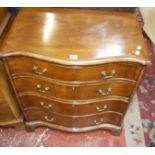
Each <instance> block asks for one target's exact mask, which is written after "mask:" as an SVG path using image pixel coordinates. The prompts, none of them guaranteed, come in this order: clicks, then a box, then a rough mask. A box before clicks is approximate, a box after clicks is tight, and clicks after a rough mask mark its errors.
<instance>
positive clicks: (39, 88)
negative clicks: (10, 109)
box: [36, 84, 50, 93]
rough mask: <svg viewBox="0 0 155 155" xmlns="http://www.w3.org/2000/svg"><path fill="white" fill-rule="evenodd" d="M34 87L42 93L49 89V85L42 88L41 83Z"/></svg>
mask: <svg viewBox="0 0 155 155" xmlns="http://www.w3.org/2000/svg"><path fill="white" fill-rule="evenodd" d="M36 88H37V90H38V91H40V92H42V93H47V92H48V91H49V89H50V87H44V88H43V89H42V85H41V84H36Z"/></svg>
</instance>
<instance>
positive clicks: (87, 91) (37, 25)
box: [0, 8, 150, 133]
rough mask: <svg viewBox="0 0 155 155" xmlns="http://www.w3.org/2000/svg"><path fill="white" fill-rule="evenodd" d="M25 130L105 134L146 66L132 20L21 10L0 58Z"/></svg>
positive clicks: (117, 125) (118, 122)
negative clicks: (48, 129)
mask: <svg viewBox="0 0 155 155" xmlns="http://www.w3.org/2000/svg"><path fill="white" fill-rule="evenodd" d="M0 55H1V57H2V59H3V63H4V65H5V69H6V71H7V74H8V77H9V78H10V82H11V86H12V88H13V90H14V92H15V94H16V98H17V100H18V103H19V105H20V107H21V109H22V112H23V114H24V116H25V124H26V127H27V129H28V130H30V129H31V130H32V129H34V128H35V127H37V126H47V127H51V128H56V129H60V130H65V131H71V132H82V131H89V130H94V129H100V128H102V129H110V130H112V131H117V132H118V133H120V131H121V128H122V122H123V118H124V116H125V113H126V111H127V108H128V106H129V104H130V102H131V99H132V97H133V95H134V92H135V90H136V88H137V86H138V83H139V80H140V78H141V77H142V74H143V71H144V68H145V66H146V65H148V64H150V60H149V58H148V55H147V49H146V47H145V43H144V39H143V36H142V34H141V30H140V28H139V26H138V23H137V20H136V18H135V16H134V15H133V14H131V13H120V12H108V11H95V10H82V9H81V10H76V9H55V8H46V9H45V8H37V9H31V8H23V9H22V10H21V11H20V12H19V14H18V16H17V18H16V20H15V22H14V24H13V26H12V27H11V29H10V31H9V32H8V34H7V36H6V38H5V41H4V43H3V45H2V47H1V53H0Z"/></svg>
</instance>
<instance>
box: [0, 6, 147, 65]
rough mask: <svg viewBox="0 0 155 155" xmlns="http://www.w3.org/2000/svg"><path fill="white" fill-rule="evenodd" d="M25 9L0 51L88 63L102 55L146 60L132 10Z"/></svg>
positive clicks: (145, 61) (143, 46)
mask: <svg viewBox="0 0 155 155" xmlns="http://www.w3.org/2000/svg"><path fill="white" fill-rule="evenodd" d="M27 12H28V13H24V8H23V9H22V10H21V12H20V14H19V15H18V17H17V18H16V22H15V23H14V25H12V27H11V30H10V31H9V33H8V35H7V39H6V40H5V41H4V44H3V45H2V47H1V52H0V55H3V56H4V55H5V54H6V53H8V51H13V52H12V54H16V53H17V52H18V51H24V53H23V55H29V54H33V55H34V56H37V55H44V58H46V59H48V60H50V61H56V62H62V61H64V62H67V63H68V62H69V63H72V62H74V61H75V63H76V64H78V63H82V62H83V61H85V62H86V63H87V62H89V64H91V61H98V60H97V59H100V60H101V59H105V58H108V59H109V60H111V61H112V59H111V58H113V59H115V58H116V57H119V58H122V61H123V58H127V59H129V60H131V59H133V61H138V62H139V60H140V61H141V62H142V63H144V64H145V63H147V62H149V58H148V54H147V49H146V47H145V42H144V40H143V37H142V34H141V31H140V28H139V27H138V24H137V20H136V18H135V17H134V16H133V14H130V13H119V12H104V11H95V10H82V9H81V10H79V9H56V8H50V9H48V11H47V10H46V9H44V8H41V9H31V8H29V9H27ZM17 23H18V24H17ZM24 25H26V26H24ZM30 38H32V39H30ZM136 51H138V52H136ZM70 55H78V60H77V59H75V60H73V59H70ZM120 61H121V60H120Z"/></svg>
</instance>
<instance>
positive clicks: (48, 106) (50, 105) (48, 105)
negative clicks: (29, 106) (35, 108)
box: [40, 102, 52, 109]
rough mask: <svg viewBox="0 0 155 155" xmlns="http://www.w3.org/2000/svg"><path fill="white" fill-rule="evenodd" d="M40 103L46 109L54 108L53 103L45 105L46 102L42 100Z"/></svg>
mask: <svg viewBox="0 0 155 155" xmlns="http://www.w3.org/2000/svg"><path fill="white" fill-rule="evenodd" d="M40 105H41V106H42V107H44V108H46V109H51V108H52V104H47V105H45V102H40Z"/></svg>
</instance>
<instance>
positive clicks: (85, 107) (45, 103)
mask: <svg viewBox="0 0 155 155" xmlns="http://www.w3.org/2000/svg"><path fill="white" fill-rule="evenodd" d="M20 100H21V104H22V107H23V109H25V110H26V109H29V108H31V107H36V108H40V109H42V110H48V111H49V112H56V113H60V114H64V115H77V116H78V115H89V114H95V113H101V112H106V111H114V112H118V113H124V112H125V111H126V109H127V107H128V102H125V101H120V100H112V99H111V100H103V101H100V102H92V103H85V104H80V103H77V104H75V103H74V104H68V103H63V102H59V101H55V100H52V99H49V98H46V97H40V96H34V95H25V96H22V97H20Z"/></svg>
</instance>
